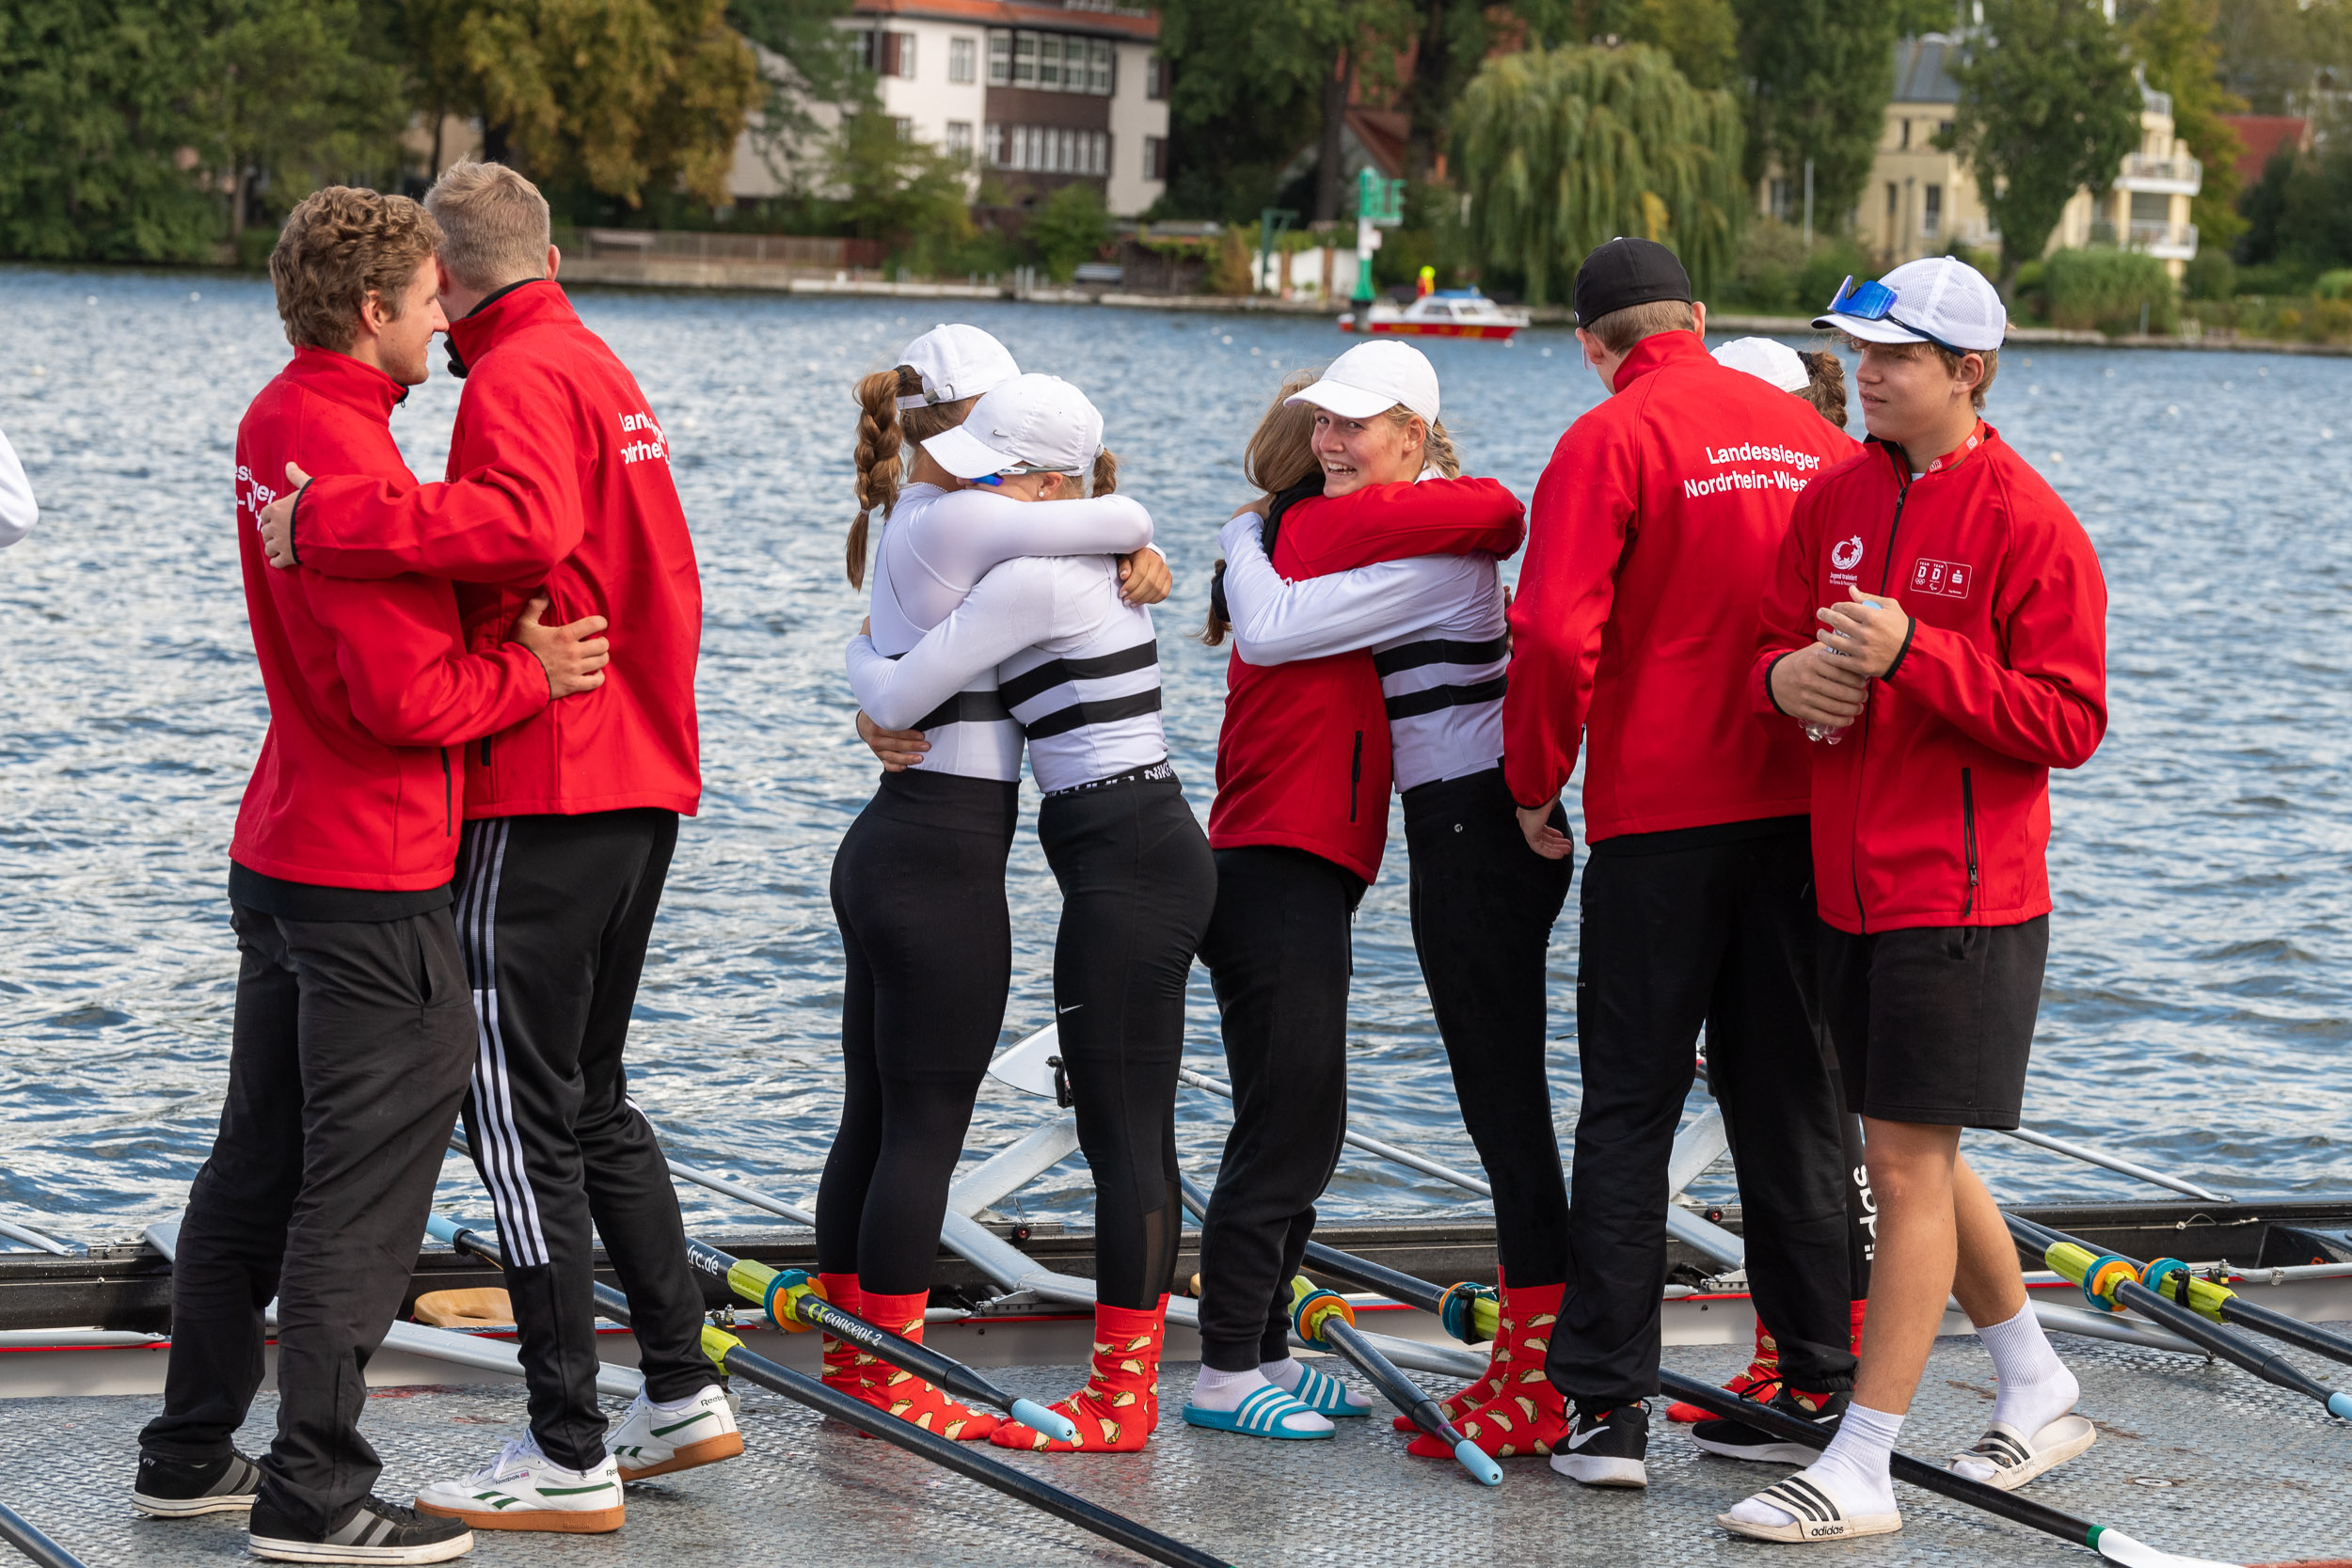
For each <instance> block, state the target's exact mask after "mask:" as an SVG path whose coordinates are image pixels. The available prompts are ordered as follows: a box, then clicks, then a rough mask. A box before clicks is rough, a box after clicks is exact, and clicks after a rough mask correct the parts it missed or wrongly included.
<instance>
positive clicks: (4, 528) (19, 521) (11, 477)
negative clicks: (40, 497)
mask: <svg viewBox="0 0 2352 1568" xmlns="http://www.w3.org/2000/svg"><path fill="white" fill-rule="evenodd" d="M39 517H40V507H38V506H36V505H35V504H34V502H33V486H32V485H31V483H29V482H27V481H26V479H25V478H24V464H22V463H20V462H18V461H17V460H16V449H15V448H13V447H11V446H9V445H8V436H7V435H6V433H0V549H5V548H7V547H8V546H10V545H13V544H15V543H16V542H17V541H18V540H19V539H22V538H24V536H25V535H26V534H28V533H30V532H32V531H33V524H34V522H35V521H36V520H37V519H39Z"/></svg>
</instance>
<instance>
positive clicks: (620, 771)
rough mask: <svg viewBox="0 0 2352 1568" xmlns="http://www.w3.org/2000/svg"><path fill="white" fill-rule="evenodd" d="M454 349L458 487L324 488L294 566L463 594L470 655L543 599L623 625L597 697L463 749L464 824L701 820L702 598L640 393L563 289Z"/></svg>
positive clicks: (313, 497)
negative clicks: (436, 585)
mask: <svg viewBox="0 0 2352 1568" xmlns="http://www.w3.org/2000/svg"><path fill="white" fill-rule="evenodd" d="M449 335H450V341H451V344H452V346H453V347H454V348H455V350H456V351H457V353H458V355H459V356H462V357H463V359H464V361H465V363H466V365H467V367H468V373H467V377H466V391H465V395H464V397H463V398H461V399H460V400H459V402H458V404H457V426H456V429H455V431H454V432H453V435H452V436H451V440H450V452H449V470H448V472H449V482H448V483H442V484H418V483H415V482H413V481H412V480H410V479H409V478H408V477H407V476H406V475H405V474H403V475H402V476H401V477H400V478H399V479H398V480H396V481H395V480H388V479H343V480H335V481H329V480H326V479H321V480H320V481H319V482H318V483H314V484H312V485H311V486H310V488H309V489H308V490H305V491H304V492H303V494H302V499H301V501H300V502H299V504H298V505H297V507H296V510H295V515H294V555H295V559H296V560H298V561H300V562H302V563H303V564H305V565H308V566H313V567H316V568H317V569H319V570H320V571H324V572H331V573H334V574H335V575H337V576H339V577H355V578H380V577H389V576H390V575H392V574H394V573H398V572H408V571H416V572H425V573H429V574H431V575H432V576H434V577H440V578H456V579H457V580H458V582H459V584H460V586H459V588H458V591H457V602H458V606H459V608H460V609H461V610H463V611H464V614H465V621H466V634H467V637H468V640H469V643H470V645H471V646H473V647H476V648H481V647H488V646H492V645H494V644H495V643H496V642H497V641H499V640H500V639H501V637H503V636H504V635H505V632H506V628H507V627H508V626H512V625H513V624H514V621H515V617H516V614H517V613H518V612H519V611H520V610H522V608H523V606H524V605H525V604H526V603H527V602H529V600H530V599H531V597H532V594H536V593H539V592H542V591H544V592H545V593H546V594H548V598H549V599H550V600H551V601H552V602H551V605H550V608H549V609H548V612H547V615H546V617H545V619H547V620H548V622H550V623H558V624H560V623H562V622H565V621H574V620H578V619H579V618H580V617H581V616H583V615H602V616H605V617H607V618H608V619H609V620H610V621H611V622H612V626H611V629H610V630H609V631H608V632H607V633H606V635H607V636H608V637H609V638H610V639H611V641H612V664H611V666H610V667H609V670H608V673H607V674H606V677H605V682H604V684H603V685H602V686H600V687H598V688H597V689H596V690H594V691H587V692H582V693H580V695H578V696H575V697H571V698H567V699H566V700H564V702H562V703H559V704H556V705H554V706H552V707H550V708H548V711H547V712H545V713H543V714H540V715H539V716H537V717H536V718H533V719H532V720H530V721H528V722H526V723H523V724H519V725H517V726H516V728H515V729H513V730H512V731H511V732H508V733H506V734H501V735H500V736H496V737H495V738H493V739H491V740H487V741H485V742H484V743H483V744H482V745H480V746H475V747H469V748H468V749H467V752H466V815H467V816H469V817H475V816H533V815H548V814H555V815H563V816H575V815H578V814H580V813H582V812H596V811H619V810H622V809H624V808H627V807H631V806H659V807H661V808H663V809H665V810H668V811H675V812H684V813H687V814H689V815H691V813H692V812H693V811H694V809H695V806H696V804H697V803H698V801H699V800H700V799H701V796H702V768H701V760H700V752H699V749H698V742H697V738H696V732H695V722H694V657H695V653H696V650H697V648H698V647H699V645H700V643H701V641H702V582H701V578H700V577H699V576H698V575H697V573H696V570H695V565H694V542H693V540H692V539H691V537H690V536H689V535H688V533H687V531H686V515H685V513H684V511H683V510H682V509H681V508H680V507H679V505H678V499H677V487H676V485H675V484H674V483H672V482H671V478H670V454H669V447H668V444H667V442H666V441H665V440H664V439H663V437H662V434H661V428H660V425H659V424H657V423H656V422H655V420H654V417H653V415H652V414H651V413H650V412H649V411H648V410H647V408H646V405H645V395H644V393H643V392H641V391H640V390H638V388H637V383H636V381H635V380H634V379H633V378H632V377H631V376H630V375H629V373H628V368H627V367H626V366H624V365H623V364H622V363H621V362H620V360H619V359H618V358H616V357H615V356H613V353H612V350H611V349H609V348H607V347H606V346H605V344H604V341H603V340H601V339H599V338H598V337H596V334H594V333H592V332H590V331H589V330H588V329H587V328H586V327H585V326H582V325H580V317H579V316H578V315H576V314H574V313H573V310H572V308H571V305H570V303H569V302H568V301H567V300H565V299H564V291H563V290H562V289H560V288H558V287H557V286H556V285H555V284H554V283H553V282H552V281H541V282H532V283H526V284H523V285H521V286H519V287H517V288H515V289H513V290H510V291H508V292H506V293H501V294H497V295H494V296H492V298H491V299H490V300H489V301H488V303H486V304H485V305H484V306H482V307H481V308H480V309H476V310H475V311H474V312H473V314H471V315H469V316H468V317H466V318H465V319H464V320H463V321H458V322H453V323H451V324H450V329H449ZM304 467H310V465H309V464H307V463H306V464H305V465H304ZM311 471H312V472H314V473H315V472H316V471H317V470H316V469H314V468H313V469H311Z"/></svg>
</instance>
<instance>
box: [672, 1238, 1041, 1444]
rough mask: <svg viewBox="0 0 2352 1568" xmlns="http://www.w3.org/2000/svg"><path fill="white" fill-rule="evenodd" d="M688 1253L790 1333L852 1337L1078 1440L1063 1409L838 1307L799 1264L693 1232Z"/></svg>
mask: <svg viewBox="0 0 2352 1568" xmlns="http://www.w3.org/2000/svg"><path fill="white" fill-rule="evenodd" d="M686 1255H687V1256H688V1257H689V1258H691V1259H693V1263H694V1267H696V1268H698V1269H700V1270H702V1271H703V1272H704V1273H705V1274H707V1275H714V1276H715V1277H717V1278H719V1279H723V1280H724V1281H725V1282H726V1285H727V1288H728V1289H729V1290H731V1291H734V1292H735V1293H736V1294H737V1295H739V1296H741V1297H742V1298H743V1299H744V1300H746V1301H749V1302H753V1303H755V1304H756V1305H757V1306H758V1307H759V1309H760V1310H761V1311H763V1312H765V1313H767V1314H768V1321H769V1322H771V1323H774V1324H775V1325H776V1326H777V1327H778V1328H781V1329H784V1330H786V1331H787V1333H789V1332H792V1331H795V1330H798V1329H803V1328H815V1329H821V1330H823V1331H824V1332H825V1333H827V1334H830V1335H832V1336H833V1337H834V1338H836V1339H846V1340H848V1341H849V1342H850V1343H851V1344H853V1345H857V1346H859V1347H860V1348H862V1349H863V1350H865V1351H866V1354H869V1355H872V1356H874V1357H876V1358H877V1359H879V1360H882V1361H887V1362H889V1363H890V1364H891V1365H892V1366H894V1367H897V1368H898V1370H901V1371H908V1372H913V1373H914V1375H915V1376H916V1377H919V1378H922V1379H923V1380H925V1381H926V1382H929V1383H935V1384H937V1385H938V1386H940V1387H942V1388H945V1389H946V1390H947V1391H948V1392H949V1393H951V1394H953V1395H955V1396H956V1397H957V1398H958V1399H961V1400H968V1401H970V1402H974V1403H976V1404H993V1405H994V1406H995V1407H996V1408H997V1409H999V1410H1003V1411H1006V1412H1009V1414H1010V1415H1011V1417H1012V1418H1013V1419H1014V1420H1016V1421H1019V1422H1021V1423H1022V1424H1023V1425H1025V1426H1029V1427H1034V1428H1036V1429H1037V1430H1038V1431H1040V1432H1041V1433H1045V1435H1046V1436H1048V1437H1051V1438H1053V1439H1054V1440H1055V1441H1056V1442H1059V1443H1075V1442H1077V1440H1078V1429H1077V1427H1076V1426H1075V1425H1074V1424H1073V1423H1072V1422H1071V1420H1070V1419H1069V1418H1067V1417H1065V1416H1060V1415H1057V1414H1056V1413H1055V1412H1053V1411H1051V1410H1048V1409H1046V1408H1045V1406H1043V1405H1041V1404H1039V1403H1038V1402H1035V1401H1034V1400H1025V1399H1018V1398H1015V1397H1014V1396H1013V1394H1012V1393H1011V1392H1010V1391H1009V1390H1007V1389H1004V1388H1000V1387H998V1386H996V1385H995V1384H993V1383H992V1382H990V1381H989V1380H988V1379H987V1378H985V1377H982V1376H981V1375H980V1374H979V1373H978V1372H977V1371H974V1370H972V1369H971V1368H969V1367H967V1366H965V1365H964V1364H963V1363H962V1362H961V1361H958V1360H956V1359H954V1358H953V1357H952V1356H946V1355H942V1354H939V1353H938V1352H937V1351H935V1350H932V1349H930V1347H929V1346H926V1345H918V1344H915V1343H914V1341H912V1340H909V1339H902V1338H899V1337H898V1335H896V1334H893V1333H891V1332H890V1331H889V1330H888V1329H886V1328H884V1327H882V1325H881V1324H880V1323H868V1322H867V1321H866V1319H864V1318H861V1317H859V1316H858V1315H857V1314H856V1313H854V1312H850V1311H847V1310H845V1309H843V1308H841V1307H835V1306H834V1304H833V1303H832V1302H829V1301H827V1300H826V1299H825V1298H824V1297H823V1296H822V1295H820V1294H819V1293H818V1290H817V1282H816V1281H815V1280H813V1279H811V1278H810V1277H809V1276H808V1275H806V1274H804V1273H803V1272H802V1271H801V1270H799V1269H771V1268H770V1267H769V1266H768V1265H767V1264H765V1263H759V1262H754V1261H752V1260H750V1259H742V1258H730V1257H729V1256H727V1255H726V1254H725V1253H723V1252H721V1251H720V1250H719V1249H718V1248H717V1247H715V1246H711V1245H709V1244H708V1243H704V1242H697V1241H694V1240H692V1239H691V1238H689V1239H688V1241H687V1243H686Z"/></svg>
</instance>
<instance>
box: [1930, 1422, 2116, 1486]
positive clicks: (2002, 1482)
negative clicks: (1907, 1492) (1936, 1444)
mask: <svg viewBox="0 0 2352 1568" xmlns="http://www.w3.org/2000/svg"><path fill="white" fill-rule="evenodd" d="M2098 1436H2099V1432H2098V1429H2097V1428H2096V1427H2093V1426H2092V1425H2091V1424H2090V1418H2088V1417H2083V1416H2060V1417H2059V1418H2058V1419H2057V1420H2055V1421H2052V1422H2051V1423H2050V1424H2049V1425H2048V1426H2045V1427H2043V1428H2042V1430H2041V1431H2040V1432H2037V1433H2034V1434H2033V1435H2032V1436H2031V1437H2027V1436H2026V1434H2025V1433H2022V1432H2020V1431H2018V1430H2017V1429H2016V1428H2015V1427H2013V1426H2011V1425H2010V1424H2009V1423H2008V1422H2007V1421H1995V1422H1994V1423H1993V1424H1992V1425H1991V1426H1990V1427H1988V1428H1986V1429H1985V1433H1984V1435H1983V1436H1981V1437H1979V1438H1978V1439H1977V1446H1976V1447H1975V1448H1973V1449H1969V1450H1968V1451H1967V1452H1966V1453H1963V1454H1954V1455H1953V1456H1952V1462H1951V1464H1950V1465H1947V1466H1946V1468H1947V1469H1950V1470H1953V1471H1958V1470H1959V1469H1960V1467H1961V1466H1962V1465H1990V1466H1991V1467H1992V1470H1993V1473H1992V1474H1991V1475H1989V1476H1986V1477H1984V1478H1982V1479H1983V1481H1984V1483H1985V1484H1986V1485H1987V1486H1997V1487H1999V1488H2000V1489H2001V1490H2002V1491H2004V1492H2014V1491H2016V1490H2017V1489H2018V1488H2019V1487H2021V1486H2023V1485H2025V1484H2026V1482H2027V1481H2031V1480H2033V1478H2034V1477H2036V1476H2038V1475H2040V1474H2042V1472H2043V1471H2044V1470H2047V1469H2049V1468H2051V1467H2052V1466H2053V1465H2063V1464H2064V1463H2066V1461H2068V1460H2070V1459H2072V1458H2074V1456H2075V1455H2076V1454H2078V1453H2080V1452H2082V1451H2083V1450H2084V1449H2087V1448H2089V1447H2090V1445H2091V1444H2092V1443H2093V1442H2095V1441H2097V1440H2098Z"/></svg>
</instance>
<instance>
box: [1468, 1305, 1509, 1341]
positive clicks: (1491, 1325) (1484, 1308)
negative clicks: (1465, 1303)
mask: <svg viewBox="0 0 2352 1568" xmlns="http://www.w3.org/2000/svg"><path fill="white" fill-rule="evenodd" d="M1470 1322H1472V1323H1476V1324H1477V1325H1478V1337H1479V1338H1482V1339H1491V1338H1495V1337H1496V1336H1497V1335H1498V1334H1501V1333H1502V1307H1500V1306H1498V1305H1497V1304H1496V1303H1494V1302H1492V1301H1489V1300H1488V1299H1487V1298H1486V1297H1485V1296H1480V1297H1479V1298H1478V1299H1477V1301H1475V1302H1473V1303H1471V1305H1470Z"/></svg>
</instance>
